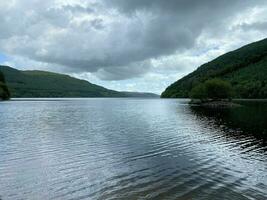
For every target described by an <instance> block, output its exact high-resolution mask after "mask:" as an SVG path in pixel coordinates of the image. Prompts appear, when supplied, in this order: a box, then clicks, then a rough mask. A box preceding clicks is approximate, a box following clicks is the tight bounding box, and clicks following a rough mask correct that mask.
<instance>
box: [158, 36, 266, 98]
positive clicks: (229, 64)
mask: <svg viewBox="0 0 267 200" xmlns="http://www.w3.org/2000/svg"><path fill="white" fill-rule="evenodd" d="M211 78H220V79H223V80H226V81H229V82H230V83H231V84H232V86H233V88H234V93H235V96H234V97H235V98H267V39H264V40H261V41H258V42H254V43H251V44H248V45H246V46H244V47H241V48H239V49H237V50H235V51H231V52H229V53H226V54H224V55H222V56H220V57H218V58H216V59H214V60H213V61H211V62H208V63H206V64H204V65H202V66H200V67H199V68H198V69H197V70H195V71H194V72H192V73H190V74H188V75H187V76H185V77H183V78H182V79H180V80H178V81H176V82H175V83H173V84H172V85H170V86H169V87H167V89H166V90H165V91H164V92H163V93H162V94H161V97H162V98H187V97H188V96H189V92H190V91H191V89H192V88H193V87H194V86H196V85H198V84H199V83H202V82H204V81H206V80H208V79H211Z"/></svg>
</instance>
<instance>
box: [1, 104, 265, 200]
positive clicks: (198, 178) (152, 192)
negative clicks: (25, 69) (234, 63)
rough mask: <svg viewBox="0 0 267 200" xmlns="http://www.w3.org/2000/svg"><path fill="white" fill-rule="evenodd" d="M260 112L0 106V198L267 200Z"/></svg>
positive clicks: (167, 106)
mask: <svg viewBox="0 0 267 200" xmlns="http://www.w3.org/2000/svg"><path fill="white" fill-rule="evenodd" d="M261 105H263V104H261ZM257 108H258V106H256V107H255V106H254V107H253V106H251V107H247V106H244V107H242V108H238V110H236V109H235V110H233V109H230V110H227V111H226V110H223V111H214V110H202V109H200V108H198V107H189V106H188V105H187V100H168V99H167V100H164V99H52V100H51V99H50V100H48V99H39V100H38V101H36V100H29V99H28V100H20V101H9V102H1V103H0V199H3V200H5V199H12V200H13V199H77V200H78V199H128V200H131V199H181V200H187V199H196V200H201V199H205V200H206V199H212V200H216V199H218V200H219V199H220V200H221V199H231V200H234V199H262V200H265V199H267V153H266V149H267V148H266V144H265V141H266V140H265V137H264V136H263V135H264V134H265V133H266V123H265V121H264V120H265V119H264V114H266V113H265V112H262V110H264V108H265V106H262V107H261V108H260V109H258V110H257ZM266 108H267V107H266ZM253 116H254V117H253ZM255 119H256V120H255ZM253 120H255V122H253ZM244 121H245V122H247V123H244ZM256 122H257V123H256Z"/></svg>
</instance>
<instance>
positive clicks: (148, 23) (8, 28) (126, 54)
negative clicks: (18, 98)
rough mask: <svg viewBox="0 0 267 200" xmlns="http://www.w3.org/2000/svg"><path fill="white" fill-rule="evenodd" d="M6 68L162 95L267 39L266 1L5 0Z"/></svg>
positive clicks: (1, 31)
mask: <svg viewBox="0 0 267 200" xmlns="http://www.w3.org/2000/svg"><path fill="white" fill-rule="evenodd" d="M0 10H1V12H0V63H1V64H6V65H10V66H12V67H15V68H18V69H39V70H49V71H54V72H62V73H67V74H70V75H73V76H75V77H78V78H82V79H86V80H88V81H90V82H92V83H95V84H99V85H102V86H105V87H107V88H111V89H115V90H123V91H126V90H128V91H147V92H155V93H161V92H162V91H163V90H164V89H165V88H166V87H167V86H168V85H169V84H170V83H172V82H174V81H176V80H177V79H179V78H181V77H182V76H184V75H186V74H187V73H189V72H191V71H193V70H194V69H196V68H197V67H198V66H199V65H201V64H203V63H205V62H207V61H209V60H211V59H213V58H215V57H217V56H219V55H221V54H223V53H225V52H227V51H229V50H233V49H236V48H238V47H240V46H242V45H244V44H248V43H250V42H253V41H257V40H260V39H263V38H265V37H266V36H267V1H266V0H45V1H44V0H8V1H6V0H0Z"/></svg>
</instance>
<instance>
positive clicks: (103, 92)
mask: <svg viewBox="0 0 267 200" xmlns="http://www.w3.org/2000/svg"><path fill="white" fill-rule="evenodd" d="M0 71H2V73H3V74H4V75H5V78H6V83H7V85H8V87H9V89H10V92H11V96H12V97H135V95H132V96H131V95H129V94H127V93H124V92H118V91H114V90H109V89H106V88H104V87H101V86H98V85H94V84H92V83H90V82H88V81H85V80H80V79H76V78H73V77H71V76H68V75H63V74H58V73H52V72H45V71H20V70H17V69H14V68H11V67H8V66H0ZM142 94H144V95H145V94H146V93H142Z"/></svg>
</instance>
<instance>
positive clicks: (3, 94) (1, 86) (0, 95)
mask: <svg viewBox="0 0 267 200" xmlns="http://www.w3.org/2000/svg"><path fill="white" fill-rule="evenodd" d="M9 98H10V92H9V90H8V87H7V86H6V84H5V77H4V75H3V73H2V72H1V71H0V100H1V99H3V100H8V99H9Z"/></svg>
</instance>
